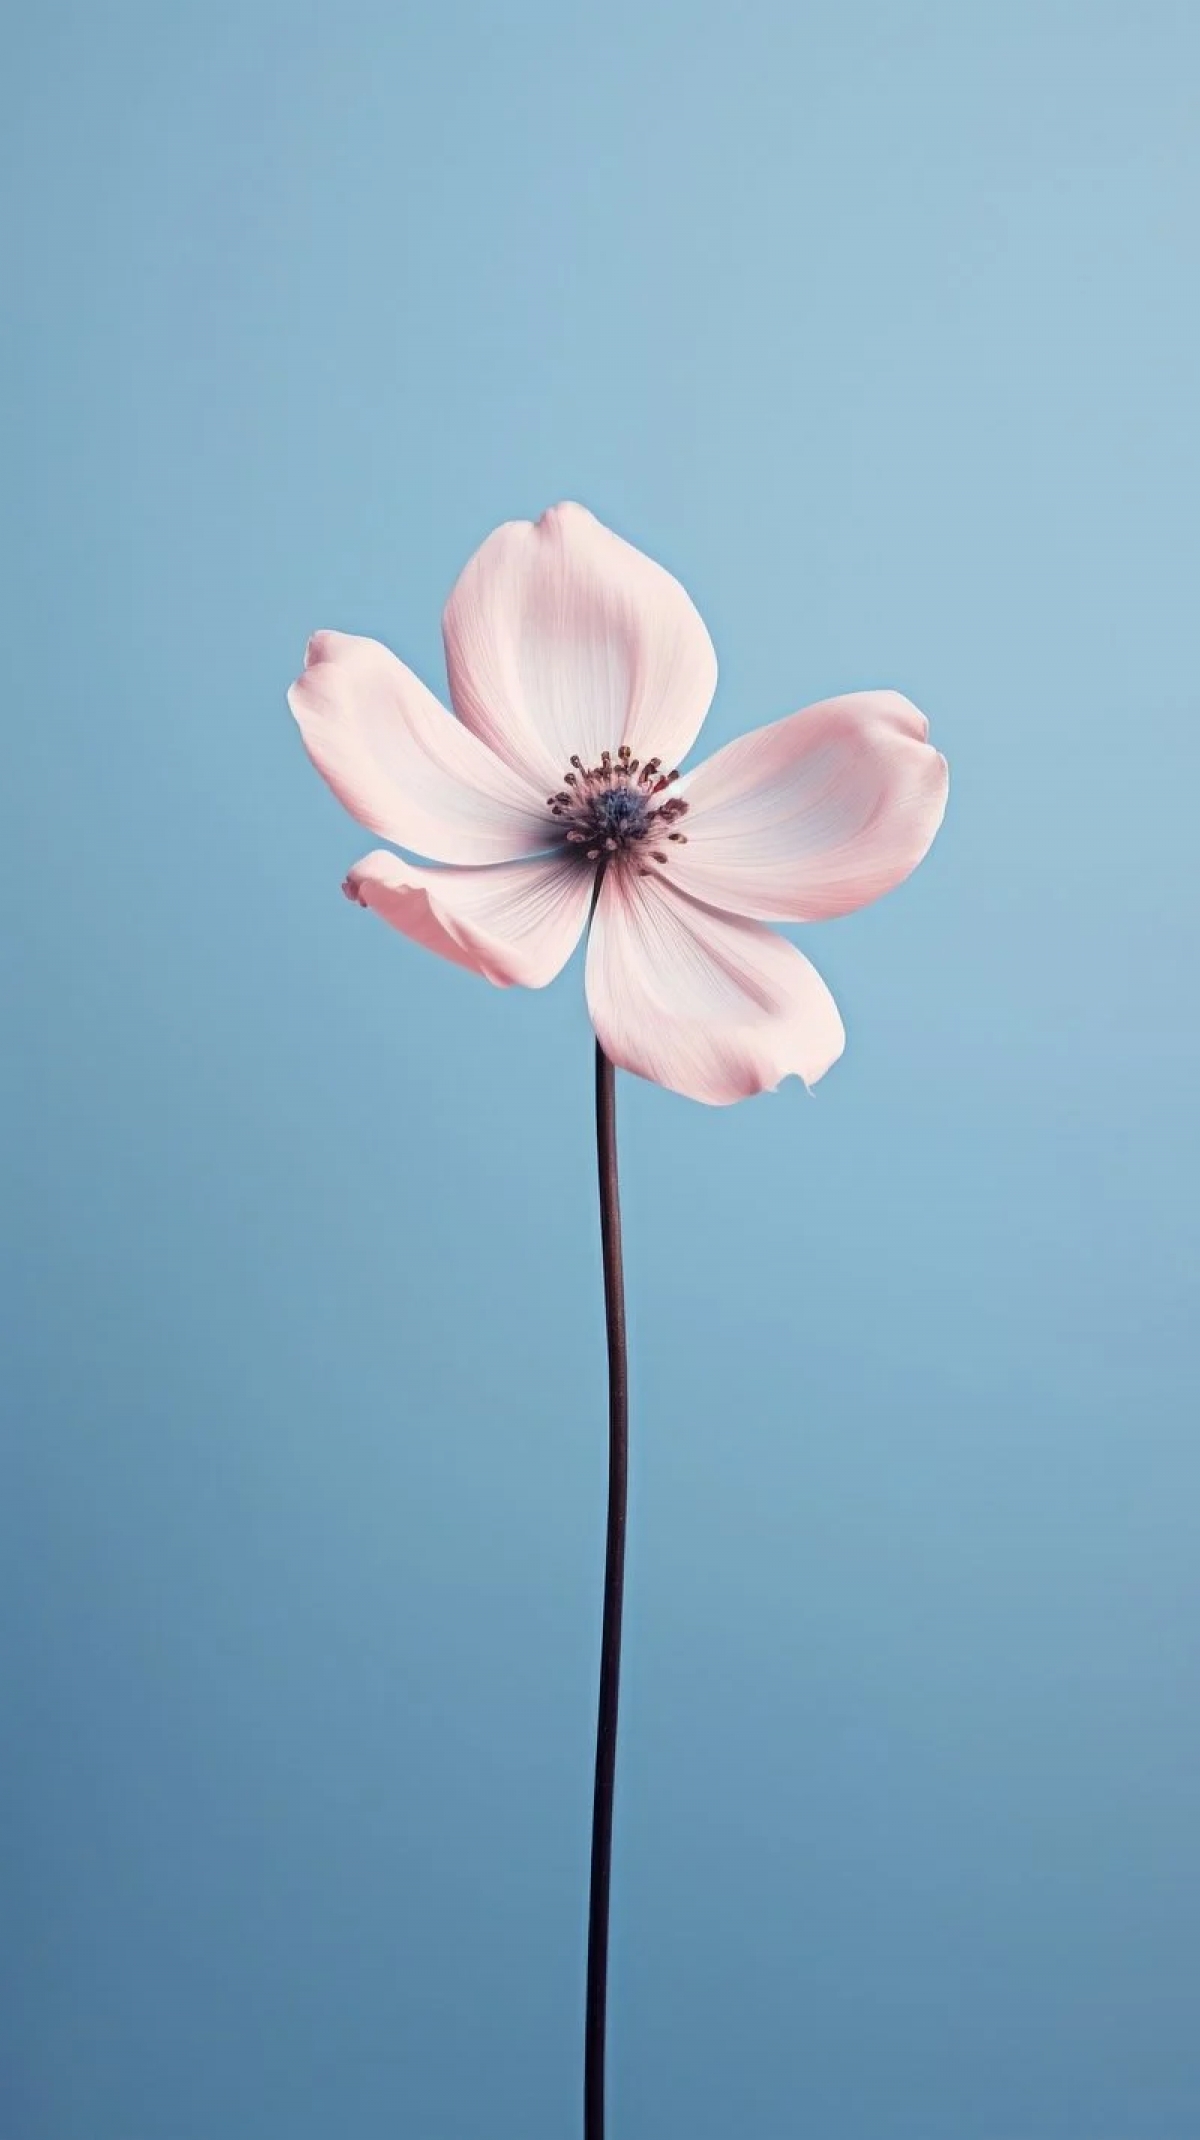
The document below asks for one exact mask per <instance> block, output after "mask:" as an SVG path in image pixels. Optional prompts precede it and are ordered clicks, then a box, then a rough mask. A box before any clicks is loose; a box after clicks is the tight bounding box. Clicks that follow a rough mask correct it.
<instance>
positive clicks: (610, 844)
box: [604, 840, 617, 855]
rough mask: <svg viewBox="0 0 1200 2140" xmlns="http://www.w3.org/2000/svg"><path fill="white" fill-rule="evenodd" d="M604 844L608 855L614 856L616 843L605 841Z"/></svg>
mask: <svg viewBox="0 0 1200 2140" xmlns="http://www.w3.org/2000/svg"><path fill="white" fill-rule="evenodd" d="M604 844H605V846H606V847H607V849H608V851H609V853H610V855H615V853H616V851H617V843H616V841H615V840H605V842H604Z"/></svg>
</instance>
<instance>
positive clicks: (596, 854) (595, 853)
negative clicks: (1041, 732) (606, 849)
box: [587, 847, 600, 862]
mask: <svg viewBox="0 0 1200 2140" xmlns="http://www.w3.org/2000/svg"><path fill="white" fill-rule="evenodd" d="M587 858H588V861H589V862H598V861H599V860H600V849H599V848H598V847H589V848H588V851H587Z"/></svg>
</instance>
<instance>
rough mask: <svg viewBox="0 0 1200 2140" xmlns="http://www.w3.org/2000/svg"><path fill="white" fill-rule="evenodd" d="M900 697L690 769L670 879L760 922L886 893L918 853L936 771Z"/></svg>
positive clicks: (870, 701) (879, 694)
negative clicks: (680, 841)
mask: <svg viewBox="0 0 1200 2140" xmlns="http://www.w3.org/2000/svg"><path fill="white" fill-rule="evenodd" d="M928 729H929V724H928V722H927V721H926V719H925V716H924V714H921V713H918V711H917V709H916V707H915V706H913V705H910V704H909V701H908V700H907V699H906V698H901V696H900V694H899V692H898V691H858V692H854V693H852V694H851V695H850V696H849V697H846V698H831V699H824V700H823V701H822V702H821V704H820V705H818V706H807V707H806V708H805V709H804V711H803V713H793V714H792V715H790V717H789V718H788V719H787V720H785V721H776V722H775V723H774V725H773V726H772V727H770V728H759V729H756V730H755V731H754V732H753V733H752V734H751V735H747V736H739V737H738V738H737V740H736V741H735V742H733V743H728V744H726V746H725V748H724V749H723V750H719V751H717V752H716V753H715V754H714V756H713V757H711V758H708V759H706V760H705V762H704V764H703V765H698V766H697V767H696V770H695V772H693V773H689V774H687V775H686V776H685V777H684V779H683V780H681V781H680V783H679V786H678V788H677V789H676V791H675V792H676V793H677V794H679V795H681V796H683V797H684V799H685V800H686V801H687V803H688V805H689V812H688V817H687V819H686V822H685V824H684V827H683V829H684V831H685V832H686V835H687V845H686V846H680V847H679V848H678V851H677V853H673V854H672V857H671V861H672V874H673V875H674V876H675V877H676V880H677V882H678V883H679V884H681V885H682V886H683V887H684V888H685V889H686V890H688V891H690V892H692V893H694V894H695V896H696V897H697V898H698V899H707V900H711V902H712V903H713V905H715V906H721V907H726V908H728V909H729V910H730V911H731V912H733V913H735V914H748V915H754V916H756V917H757V918H758V919H760V920H763V921H825V920H828V919H829V918H830V917H831V916H832V915H835V914H848V913H850V912H852V910H853V909H854V908H855V907H861V906H865V905H866V904H867V902H868V901H869V900H871V899H878V898H879V896H880V894H881V893H882V892H889V891H891V890H892V888H893V886H894V885H897V884H899V883H901V882H902V881H903V879H904V878H905V877H907V876H908V874H909V872H910V871H911V870H914V869H915V868H916V866H917V864H918V862H919V861H920V860H921V858H922V856H923V855H925V854H926V853H927V851H928V849H929V846H930V844H931V842H932V840H933V837H934V834H935V833H936V831H937V829H938V826H939V825H940V824H941V822H942V815H943V812H944V811H945V808H946V790H947V785H948V779H949V776H948V774H947V770H946V761H945V759H944V758H942V757H941V756H940V755H939V753H938V752H937V751H935V750H934V749H933V748H932V746H931V745H930V744H929V743H927V742H926V740H925V738H926V735H927V734H928Z"/></svg>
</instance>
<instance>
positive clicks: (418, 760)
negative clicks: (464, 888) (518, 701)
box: [288, 632, 550, 862]
mask: <svg viewBox="0 0 1200 2140" xmlns="http://www.w3.org/2000/svg"><path fill="white" fill-rule="evenodd" d="M288 704H289V705H290V707H291V709H292V712H293V713H294V714H295V716H296V720H297V722H298V723H299V727H300V733H301V735H302V737H303V738H304V747H305V749H306V750H307V752H308V755H309V757H310V758H311V759H312V762H313V764H314V765H315V766H316V768H317V771H318V772H319V773H321V774H322V775H323V776H324V778H325V779H326V780H327V781H328V782H329V785H330V787H331V788H332V789H333V792H334V794H335V795H336V796H337V798H338V801H339V802H340V803H344V804H345V807H346V809H347V810H349V811H350V813H351V815H352V816H354V817H356V818H357V819H358V821H359V823H360V824H362V825H365V826H366V827H367V829H368V831H370V832H377V833H379V834H381V835H382V837H383V838H384V839H385V840H395V842H396V844H397V846H398V847H412V848H415V849H416V851H417V853H418V854H426V855H432V856H433V858H434V859H435V860H436V861H438V862H508V861H511V860H513V859H514V858H515V857H516V856H518V855H524V854H532V853H536V852H537V851H538V850H539V849H542V848H545V847H547V846H548V845H549V839H550V834H549V829H548V828H549V823H550V820H549V817H548V814H547V811H546V808H545V800H544V797H543V796H541V795H539V794H538V792H537V790H536V789H535V788H533V787H531V786H530V784H529V782H528V781H527V780H524V779H522V778H521V776H520V775H519V774H518V773H515V772H514V771H513V769H512V767H511V766H508V765H502V764H501V762H500V760H499V759H498V758H497V757H496V756H495V755H494V754H493V753H492V752H491V751H490V750H488V748H487V746H486V745H485V744H483V743H481V742H480V740H479V738H478V736H473V735H471V733H470V732H469V730H467V729H465V728H464V727H463V726H462V724H461V722H459V721H456V720H454V718H453V717H452V715H451V714H449V713H448V712H447V711H446V709H445V707H444V706H439V704H438V702H437V700H436V699H435V698H434V696H433V693H432V692H431V691H427V690H426V688H425V686H424V684H423V683H421V681H420V679H419V678H418V677H416V676H414V675H413V673H412V671H411V669H406V668H405V666H404V663H403V662H402V661H398V660H397V659H396V656H395V655H394V654H392V653H390V652H389V650H388V648H387V647H385V646H381V645H380V644H379V641H378V640H377V639H358V638H355V637H354V636H352V635H351V634H350V633H348V632H317V633H316V634H315V636H314V637H313V638H312V639H310V640H309V642H308V651H307V653H306V655H305V665H304V674H303V675H302V676H301V677H299V678H298V679H297V681H296V682H295V683H294V684H293V685H292V688H291V690H290V691H289V693H288Z"/></svg>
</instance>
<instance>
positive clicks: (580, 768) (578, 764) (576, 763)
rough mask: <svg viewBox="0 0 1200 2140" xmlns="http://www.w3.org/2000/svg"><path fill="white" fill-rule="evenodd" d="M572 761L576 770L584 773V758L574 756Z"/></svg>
mask: <svg viewBox="0 0 1200 2140" xmlns="http://www.w3.org/2000/svg"><path fill="white" fill-rule="evenodd" d="M571 763H572V765H573V766H574V768H575V770H576V772H577V773H582V771H583V760H582V758H579V757H573V758H572V760H571Z"/></svg>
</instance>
